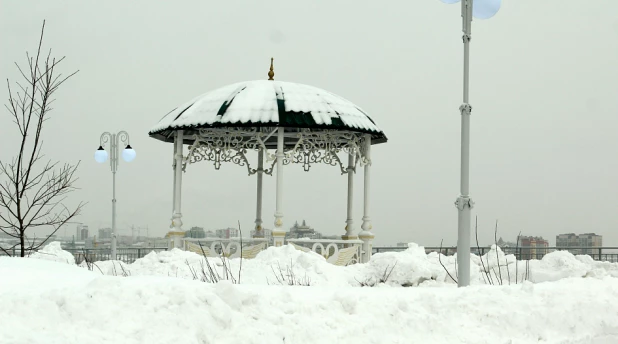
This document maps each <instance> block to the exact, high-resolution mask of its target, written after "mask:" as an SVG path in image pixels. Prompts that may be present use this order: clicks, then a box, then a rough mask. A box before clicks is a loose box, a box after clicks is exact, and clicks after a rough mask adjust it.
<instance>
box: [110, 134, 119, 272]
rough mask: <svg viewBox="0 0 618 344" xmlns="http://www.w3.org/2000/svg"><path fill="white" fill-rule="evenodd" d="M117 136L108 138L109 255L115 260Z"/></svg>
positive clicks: (113, 135)
mask: <svg viewBox="0 0 618 344" xmlns="http://www.w3.org/2000/svg"><path fill="white" fill-rule="evenodd" d="M117 139H118V136H117V135H116V134H112V136H111V140H110V164H111V165H112V238H111V239H112V242H111V257H110V259H112V260H116V257H117V255H116V251H117V239H116V236H117V232H116V171H117V170H118V154H117V153H118V142H117Z"/></svg>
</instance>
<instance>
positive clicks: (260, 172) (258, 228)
mask: <svg viewBox="0 0 618 344" xmlns="http://www.w3.org/2000/svg"><path fill="white" fill-rule="evenodd" d="M263 177H264V150H262V149H260V150H259V151H258V169H257V202H256V206H255V236H256V237H263V236H264V232H263V231H262V179H263Z"/></svg>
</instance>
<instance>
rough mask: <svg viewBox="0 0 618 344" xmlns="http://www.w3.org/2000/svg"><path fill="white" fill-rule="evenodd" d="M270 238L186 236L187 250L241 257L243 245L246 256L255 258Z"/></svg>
mask: <svg viewBox="0 0 618 344" xmlns="http://www.w3.org/2000/svg"><path fill="white" fill-rule="evenodd" d="M268 241H269V240H268V239H264V238H242V242H241V240H240V239H239V238H231V239H221V238H199V239H198V238H184V249H185V251H191V252H194V253H197V254H199V255H202V254H204V255H206V256H207V257H218V256H224V257H228V258H237V257H240V253H241V249H240V248H241V246H242V254H243V257H244V258H253V257H255V256H256V255H257V254H258V253H259V252H260V251H262V250H264V249H266V248H267V247H268Z"/></svg>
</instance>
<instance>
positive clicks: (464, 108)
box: [459, 103, 472, 115]
mask: <svg viewBox="0 0 618 344" xmlns="http://www.w3.org/2000/svg"><path fill="white" fill-rule="evenodd" d="M459 111H460V112H461V114H462V115H471V114H472V105H470V104H468V103H464V104H461V106H460V107H459Z"/></svg>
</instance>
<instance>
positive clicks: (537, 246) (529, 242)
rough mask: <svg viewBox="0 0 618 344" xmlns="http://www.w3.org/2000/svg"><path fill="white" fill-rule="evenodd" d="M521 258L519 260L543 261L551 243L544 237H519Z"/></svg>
mask: <svg viewBox="0 0 618 344" xmlns="http://www.w3.org/2000/svg"><path fill="white" fill-rule="evenodd" d="M519 247H521V250H520V253H521V256H520V258H519V259H541V258H543V256H544V255H546V254H547V248H548V247H549V242H548V241H547V240H545V239H543V237H535V236H522V237H519Z"/></svg>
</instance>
